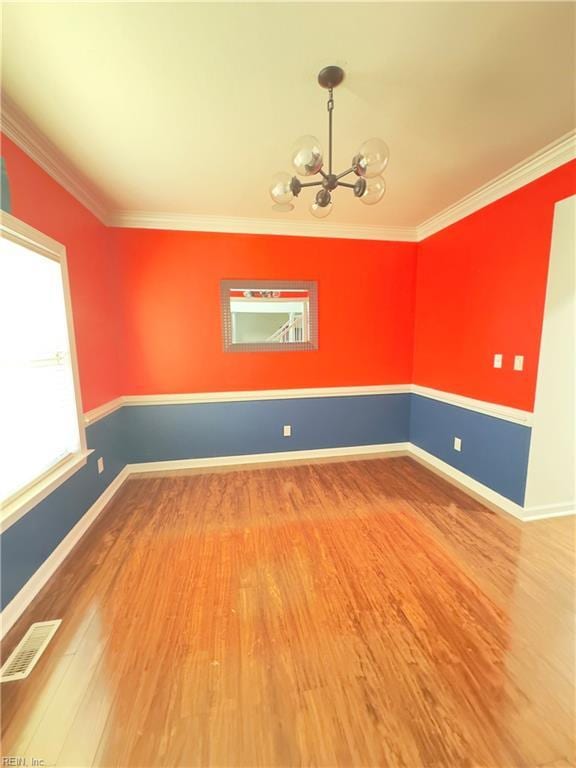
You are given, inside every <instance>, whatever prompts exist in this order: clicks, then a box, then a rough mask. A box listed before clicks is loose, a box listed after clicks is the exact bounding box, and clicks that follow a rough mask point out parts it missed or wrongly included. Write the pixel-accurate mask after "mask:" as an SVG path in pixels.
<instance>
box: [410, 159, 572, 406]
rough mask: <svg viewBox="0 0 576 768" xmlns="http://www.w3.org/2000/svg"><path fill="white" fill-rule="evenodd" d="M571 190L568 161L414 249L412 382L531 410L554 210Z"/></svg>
mask: <svg viewBox="0 0 576 768" xmlns="http://www.w3.org/2000/svg"><path fill="white" fill-rule="evenodd" d="M574 193H576V161H573V162H571V163H568V164H566V165H564V166H562V167H560V168H558V169H556V170H555V171H552V172H551V173H549V174H547V175H546V176H543V177H542V178H540V179H537V180H536V181H534V182H532V183H530V184H528V185H527V186H525V187H522V188H521V189H519V190H517V191H516V192H513V193H512V194H510V195H507V196H506V197H504V198H502V199H501V200H498V201H496V202H495V203H492V204H490V205H488V206H486V207H485V208H482V209H481V210H480V211H477V212H476V213H474V214H472V215H471V216H468V217H467V218H465V219H462V220H461V221H459V222H457V223H456V224H453V225H452V226H450V227H448V228H447V229H444V230H442V231H441V232H438V233H437V234H435V235H433V236H431V237H429V238H428V239H427V240H425V241H424V242H422V243H420V244H419V246H418V275H417V289H416V323H415V347H414V382H415V383H416V384H420V385H423V386H428V387H434V388H436V389H441V390H444V391H446V392H454V393H457V394H461V395H466V396H468V397H473V398H477V399H479V400H488V401H491V402H496V403H502V404H504V405H508V406H512V407H516V408H522V409H526V410H532V408H533V406H534V395H535V389H536V372H537V365H538V354H539V348H540V334H541V330H542V318H543V313H544V298H545V292H546V277H547V271H548V260H549V255H550V241H551V234H552V218H553V213H554V204H555V202H557V201H558V200H562V199H563V198H565V197H568V196H570V195H572V194H574ZM494 353H502V354H503V355H504V367H503V368H502V369H496V368H494V367H493V356H494ZM514 355H524V371H522V372H517V371H514V370H513V369H512V363H513V357H514Z"/></svg>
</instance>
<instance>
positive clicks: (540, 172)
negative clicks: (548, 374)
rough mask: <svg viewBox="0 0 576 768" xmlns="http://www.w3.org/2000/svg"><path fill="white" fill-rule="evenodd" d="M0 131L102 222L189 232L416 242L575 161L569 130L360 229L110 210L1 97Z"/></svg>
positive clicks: (574, 138) (575, 137)
mask: <svg viewBox="0 0 576 768" xmlns="http://www.w3.org/2000/svg"><path fill="white" fill-rule="evenodd" d="M1 128H2V131H3V132H4V133H5V134H6V136H8V138H10V139H11V140H12V141H13V142H14V143H15V144H17V145H18V146H19V147H20V149H22V150H23V151H24V152H25V153H26V154H27V155H28V156H29V157H30V158H32V160H34V161H35V162H36V163H37V164H38V165H39V166H40V167H41V168H43V169H44V170H45V171H46V172H47V173H48V174H49V175H50V176H51V177H52V178H53V179H54V180H55V181H56V182H58V184H60V185H61V186H62V187H64V189H66V190H67V191H68V192H70V194H71V195H73V196H74V197H75V198H76V199H77V200H78V201H79V202H80V203H81V204H82V205H83V206H84V207H85V208H87V209H88V210H89V211H91V212H92V213H93V214H94V215H95V216H97V217H98V218H99V219H100V221H102V222H103V223H104V224H106V225H108V226H112V227H126V228H136V229H164V230H166V229H169V230H180V231H190V232H232V233H245V234H266V235H284V236H293V237H326V238H335V239H341V238H344V239H353V240H376V241H395V242H420V241H422V240H424V239H426V238H427V237H430V235H433V234H434V233H435V232H438V231H439V230H441V229H444V228H445V227H448V226H449V225H450V224H454V223H455V222H456V221H459V220H460V219H462V218H464V217H465V216H469V215H470V214H471V213H474V212H475V211H477V210H479V209H480V208H483V207H484V206H486V205H488V204H489V203H492V202H494V201H495V200H498V199H499V198H501V197H504V196H505V195H508V194H510V193H511V192H514V191H515V190H517V189H519V188H520V187H522V186H524V185H526V184H528V183H529V182H531V181H534V180H535V179H537V178H539V177H540V176H544V175H545V174H546V173H549V172H550V171H553V170H554V169H555V168H558V167H559V166H561V165H564V163H567V162H569V161H570V160H572V159H574V158H575V157H576V131H572V132H569V133H566V134H564V135H563V136H560V137H559V138H558V139H557V140H556V141H553V142H551V143H550V144H548V145H546V146H545V147H543V148H542V149H540V150H539V151H538V152H535V153H534V154H533V155H531V156H530V157H528V158H526V159H525V160H524V161H522V162H520V163H518V164H517V165H515V166H513V167H512V168H510V169H509V170H507V171H506V172H504V173H502V174H500V175H499V176H497V177H496V178H495V179H492V180H491V181H489V182H488V183H486V184H484V185H482V186H481V187H479V188H477V189H476V190H474V191H472V192H470V193H469V194H467V195H466V196H465V197H463V198H461V199H460V200H458V201H456V202H455V203H452V204H451V205H450V206H448V207H447V208H445V209H444V210H442V211H438V212H437V213H435V214H434V215H433V216H431V217H430V218H429V219H426V220H425V221H422V222H420V223H419V224H415V225H414V226H404V227H387V226H379V225H368V226H361V225H357V224H336V223H332V222H329V221H326V222H317V221H311V220H297V219H291V218H290V217H289V216H285V215H284V216H282V217H281V218H277V219H276V218H264V219H252V218H246V217H230V216H205V215H202V214H192V213H170V212H162V211H114V210H112V209H111V207H110V204H109V203H108V202H107V200H106V198H105V196H104V195H103V194H102V192H101V191H99V190H98V189H97V188H96V186H95V185H94V184H93V183H92V182H91V181H90V180H89V179H88V178H86V177H85V176H84V175H83V174H81V173H80V172H79V171H78V170H76V169H75V168H74V167H73V166H72V164H71V162H70V161H69V160H68V159H67V158H66V157H65V156H64V155H63V154H62V152H60V150H59V149H57V147H56V146H55V145H54V144H53V143H52V142H51V141H50V140H49V139H48V138H46V137H45V136H44V135H43V134H42V133H41V132H40V131H39V130H38V128H37V127H36V126H35V125H34V124H33V123H32V121H31V120H30V119H29V118H28V117H27V116H26V115H25V114H24V113H23V112H22V111H21V110H20V109H19V108H18V107H17V106H16V105H15V104H14V102H13V101H12V100H11V99H10V98H9V97H8V96H7V95H6V94H5V93H3V94H2V122H1Z"/></svg>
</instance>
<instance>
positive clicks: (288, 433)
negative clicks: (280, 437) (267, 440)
mask: <svg viewBox="0 0 576 768" xmlns="http://www.w3.org/2000/svg"><path fill="white" fill-rule="evenodd" d="M284 437H292V426H291V425H290V424H284Z"/></svg>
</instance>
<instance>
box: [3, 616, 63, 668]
mask: <svg viewBox="0 0 576 768" xmlns="http://www.w3.org/2000/svg"><path fill="white" fill-rule="evenodd" d="M60 624H62V619H56V620H55V621H37V622H36V623H35V624H32V625H31V626H30V629H29V630H28V632H26V634H25V635H24V637H23V638H22V640H20V642H19V643H18V645H17V646H16V648H14V650H13V651H12V653H11V654H10V656H9V657H8V658H7V659H6V662H5V664H4V665H3V667H2V669H0V683H8V682H10V681H11V680H22V678H24V677H28V675H29V674H30V672H32V670H33V669H34V667H35V666H36V663H37V662H38V660H39V659H40V656H42V654H43V653H44V651H45V650H46V648H47V646H48V643H49V642H50V640H52V638H53V637H54V633H55V632H56V630H57V629H58V627H59V626H60Z"/></svg>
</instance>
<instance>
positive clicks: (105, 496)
mask: <svg viewBox="0 0 576 768" xmlns="http://www.w3.org/2000/svg"><path fill="white" fill-rule="evenodd" d="M128 475H129V472H127V470H126V467H124V469H123V470H122V471H121V472H120V473H119V474H118V475H117V476H116V477H115V478H114V480H113V481H112V482H111V483H110V485H109V486H108V487H107V488H106V490H105V491H104V493H102V494H101V495H100V496H99V497H98V498H97V499H96V501H95V502H94V504H92V506H91V507H90V509H89V510H88V511H87V512H85V513H84V515H82V517H81V518H80V520H78V522H77V523H76V525H75V526H74V527H73V528H72V529H71V530H70V531H68V533H67V534H66V536H65V537H64V538H63V539H62V541H61V542H60V544H58V546H57V547H56V549H55V550H54V551H53V552H52V553H51V554H50V555H49V557H47V558H46V560H44V562H43V563H42V565H41V566H40V568H38V570H37V571H36V572H35V573H34V575H33V576H31V578H30V579H28V581H27V582H26V584H24V586H23V587H22V589H21V590H20V591H19V592H18V594H17V595H15V596H14V597H13V598H12V600H11V601H10V602H9V603H8V605H7V606H6V607H5V608H4V610H3V611H2V613H0V637H4V635H5V634H6V633H7V632H8V630H9V629H11V628H12V626H13V625H14V624H15V623H16V621H17V620H18V619H19V618H20V616H21V615H22V613H23V612H24V610H25V609H26V608H27V607H28V606H29V605H30V603H31V602H32V600H33V599H34V598H35V597H36V595H37V594H38V593H39V592H40V590H41V589H42V587H44V585H45V584H46V583H47V582H48V581H49V579H50V578H51V577H52V576H53V575H54V574H55V573H56V571H57V569H58V568H59V567H60V566H61V565H62V563H63V562H64V560H65V559H66V558H67V557H68V555H69V554H70V552H71V551H72V550H73V549H74V547H75V546H76V544H78V542H79V541H80V539H81V538H82V536H84V534H85V533H86V531H87V530H88V529H89V528H90V526H91V525H92V523H93V522H94V521H95V520H96V518H97V517H98V515H99V514H100V513H101V512H102V510H103V509H104V507H105V506H106V504H108V502H109V501H110V500H111V499H112V497H113V496H114V495H115V494H116V492H117V491H118V489H119V488H120V486H121V485H122V483H123V482H124V481H125V480H126V478H127V477H128Z"/></svg>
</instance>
